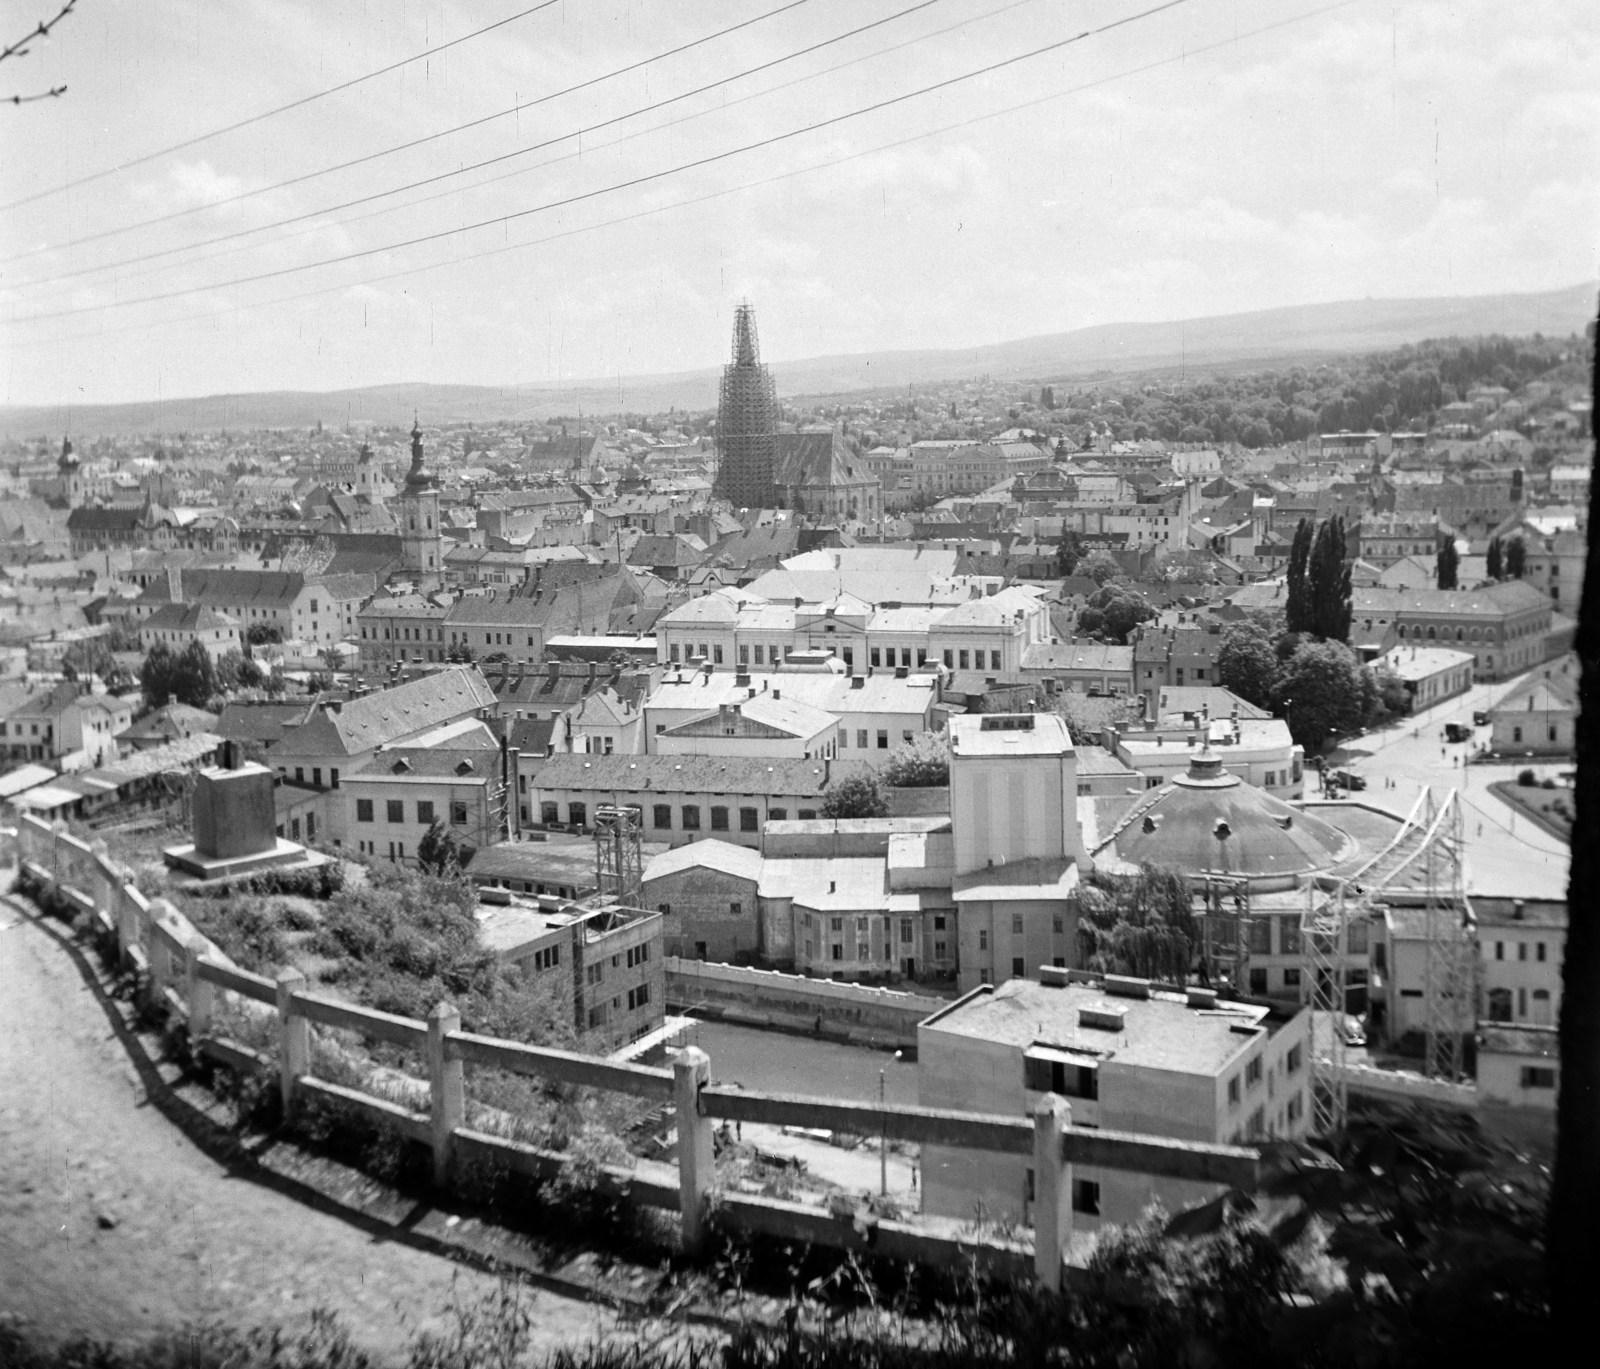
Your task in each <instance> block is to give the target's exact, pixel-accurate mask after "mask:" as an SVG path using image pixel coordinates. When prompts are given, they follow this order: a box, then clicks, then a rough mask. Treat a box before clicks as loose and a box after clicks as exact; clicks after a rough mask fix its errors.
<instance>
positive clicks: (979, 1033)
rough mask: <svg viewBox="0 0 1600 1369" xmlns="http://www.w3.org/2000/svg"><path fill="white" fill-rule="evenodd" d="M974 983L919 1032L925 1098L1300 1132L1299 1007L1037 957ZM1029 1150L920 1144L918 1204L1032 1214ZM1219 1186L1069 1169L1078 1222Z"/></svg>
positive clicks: (1005, 1110) (1138, 1127) (967, 1108)
mask: <svg viewBox="0 0 1600 1369" xmlns="http://www.w3.org/2000/svg"><path fill="white" fill-rule="evenodd" d="M1038 973H1039V975H1040V976H1041V980H1042V981H1043V982H1035V981H1033V980H1029V979H1024V978H1021V977H1017V978H1013V979H1011V980H1010V981H1009V982H1007V983H1005V984H1002V985H999V986H991V985H980V986H979V987H978V988H977V989H976V990H974V991H973V992H971V993H969V994H968V995H967V996H966V997H964V998H961V999H959V1000H957V1001H956V1002H955V1003H953V1004H951V1006H950V1007H948V1008H946V1009H944V1010H943V1011H941V1012H938V1013H935V1014H934V1015H933V1016H932V1017H930V1018H928V1019H927V1020H926V1021H924V1022H922V1023H921V1024H920V1025H919V1026H918V1028H917V1100H918V1102H919V1103H921V1104H922V1106H924V1107H933V1108H952V1109H956V1110H960V1111H964V1112H980V1113H992V1114H1000V1115H1011V1116H1018V1117H1031V1116H1032V1115H1033V1112H1034V1109H1035V1108H1036V1107H1037V1105H1038V1104H1039V1102H1040V1101H1041V1100H1043V1099H1044V1098H1046V1097H1047V1096H1048V1095H1051V1094H1054V1095H1056V1096H1057V1097H1060V1098H1064V1099H1065V1100H1066V1101H1067V1102H1068V1104H1070V1106H1071V1109H1072V1119H1071V1120H1072V1125H1073V1126H1075V1127H1076V1126H1088V1127H1095V1128H1103V1129H1107V1130H1116V1131H1128V1132H1143V1133H1146V1134H1148V1135H1154V1136H1168V1137H1173V1138H1176V1139H1180V1140H1185V1141H1198V1142H1204V1143H1209V1144H1224V1143H1229V1142H1232V1143H1236V1144H1237V1143H1243V1142H1246V1141H1253V1140H1264V1139H1266V1138H1268V1137H1280V1138H1297V1137H1301V1136H1304V1135H1305V1134H1306V1132H1307V1131H1308V1130H1309V1128H1310V1116H1311V1106H1310V1104H1311V1100H1310V1098H1309V1097H1308V1090H1309V1088H1310V1081H1309V1074H1310V1072H1309V1061H1310V1050H1311V1040H1310V1016H1311V1014H1310V1013H1309V1012H1308V1011H1307V1010H1305V1009H1302V1008H1299V1007H1298V1005H1294V1006H1288V1005H1282V1004H1269V1003H1266V1002H1257V1001H1254V1000H1240V999H1223V998H1219V997H1218V996H1217V995H1216V994H1215V993H1213V992H1210V991H1209V990H1204V989H1191V990H1189V991H1188V992H1187V993H1185V992H1184V991H1182V990H1168V989H1164V988H1162V987H1160V986H1158V985H1153V984H1151V983H1150V981H1148V980H1144V979H1124V978H1119V977H1117V976H1114V975H1113V976H1105V977H1103V978H1102V977H1097V976H1094V975H1090V974H1087V973H1084V972H1079V971H1070V972H1069V971H1067V970H1059V969H1055V970H1053V969H1051V968H1049V967H1046V968H1044V969H1042V970H1039V971H1038ZM1031 1163H1032V1161H1031V1157H1029V1156H1023V1155H998V1154H991V1153H987V1152H980V1151H974V1150H962V1149H958V1148H956V1147H952V1146H940V1145H933V1144H928V1145H925V1146H924V1147H923V1149H922V1188H923V1210H924V1211H926V1212H929V1213H934V1214H937V1215H939V1216H944V1217H958V1218H959V1217H968V1216H970V1215H971V1213H972V1212H973V1210H974V1209H975V1208H976V1207H977V1206H978V1205H979V1204H981V1205H982V1206H983V1208H984V1209H985V1210H986V1211H987V1212H989V1213H990V1214H991V1215H992V1216H996V1217H1000V1216H1003V1217H1008V1218H1011V1219H1013V1220H1018V1221H1022V1222H1027V1221H1029V1220H1030V1219H1031V1216H1032V1200H1033V1199H1032V1195H1033V1191H1034V1183H1033V1177H1034V1176H1033V1174H1032V1172H1031V1168H1030V1166H1031ZM1218 1191H1219V1189H1218V1188H1217V1186H1216V1185H1208V1184H1203V1183H1199V1182H1195V1181H1190V1180H1173V1179H1162V1178H1154V1177H1151V1176H1148V1175H1141V1174H1137V1173H1134V1172H1132V1171H1128V1170H1116V1169H1100V1168H1098V1167H1095V1166H1090V1165H1074V1166H1073V1167H1072V1220H1073V1224H1074V1226H1081V1227H1083V1228H1085V1229H1089V1230H1094V1229H1097V1228H1098V1227H1099V1226H1101V1225H1102V1224H1103V1223H1118V1224H1126V1223H1129V1222H1133V1221H1135V1220H1137V1219H1138V1217H1139V1216H1140V1214H1141V1213H1142V1212H1143V1211H1144V1209H1145V1208H1146V1207H1147V1206H1148V1205H1149V1204H1150V1203H1151V1202H1152V1201H1153V1200H1156V1199H1159V1200H1160V1201H1161V1202H1162V1203H1163V1204H1164V1205H1165V1206H1166V1208H1167V1209H1168V1210H1169V1211H1178V1210H1181V1209H1182V1208H1184V1207H1185V1206H1188V1205H1189V1204H1191V1203H1195V1202H1201V1201H1204V1200H1206V1199H1208V1198H1210V1197H1213V1196H1214V1195H1215V1194H1216V1193H1217V1192H1218Z"/></svg>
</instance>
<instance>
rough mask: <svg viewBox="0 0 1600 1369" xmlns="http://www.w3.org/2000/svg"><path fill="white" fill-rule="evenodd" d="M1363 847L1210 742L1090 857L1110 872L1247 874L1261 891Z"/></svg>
mask: <svg viewBox="0 0 1600 1369" xmlns="http://www.w3.org/2000/svg"><path fill="white" fill-rule="evenodd" d="M1358 849H1359V848H1358V845H1357V842H1356V840H1355V839H1354V838H1353V837H1352V836H1351V835H1350V834H1348V833H1346V832H1344V831H1341V830H1340V829H1339V828H1337V827H1335V826H1333V824H1332V823H1329V822H1326V821H1324V820H1323V819H1322V818H1320V817H1317V816H1316V815H1315V814H1313V813H1309V812H1306V811H1305V810H1303V809H1300V808H1296V807H1294V806H1293V805H1292V804H1288V803H1285V802H1284V801H1283V800H1282V799H1279V798H1276V797H1274V796H1273V795H1271V794H1269V793H1267V792H1266V791H1265V790H1263V789H1258V788H1256V787H1255V786H1254V785H1252V784H1247V783H1245V782H1244V781H1243V780H1242V779H1240V777H1239V776H1238V775H1234V774H1230V773H1229V772H1228V771H1227V770H1226V769H1225V768H1224V767H1223V764H1222V759H1221V757H1219V756H1217V755H1215V754H1214V753H1213V752H1212V751H1211V750H1210V748H1209V747H1206V748H1205V749H1203V750H1201V751H1199V752H1198V753H1196V754H1195V756H1194V757H1193V759H1192V760H1191V761H1190V762H1189V769H1188V771H1187V772H1186V773H1184V774H1181V775H1175V776H1174V777H1173V778H1172V779H1171V780H1169V781H1167V783H1165V784H1163V785H1161V786H1159V787H1158V788H1156V789H1152V790H1151V791H1150V792H1149V793H1148V794H1145V795H1141V796H1140V798H1139V799H1138V801H1137V802H1136V803H1134V805H1133V806H1132V808H1130V809H1129V810H1128V811H1127V813H1126V814H1125V815H1124V816H1123V817H1122V819H1121V820H1120V821H1119V822H1118V823H1117V825H1116V826H1115V828H1113V830H1112V832H1111V834H1110V836H1109V837H1107V838H1106V839H1105V840H1104V841H1103V842H1101V843H1100V844H1099V845H1098V846H1097V847H1096V848H1095V850H1094V852H1093V856H1094V862H1095V866H1096V868H1098V869H1100V870H1103V871H1106V872H1107V873H1112V874H1115V873H1120V872H1132V871H1133V870H1136V869H1138V868H1139V867H1140V866H1143V865H1158V866H1161V867H1163V868H1165V869H1169V870H1178V871H1181V872H1182V873H1183V874H1185V875H1188V876H1189V877H1190V878H1196V879H1198V878H1204V877H1205V876H1206V875H1224V874H1225V875H1227V876H1229V877H1230V878H1234V879H1238V878H1241V877H1242V878H1244V879H1246V880H1248V881H1249V886H1250V888H1251V889H1252V890H1255V891H1257V892H1263V893H1264V892H1268V891H1271V890H1274V889H1288V888H1293V887H1294V886H1295V885H1297V884H1299V883H1301V882H1302V881H1303V880H1305V879H1307V878H1309V877H1311V876H1313V875H1318V874H1323V873H1326V872H1328V871H1331V870H1333V869H1334V868H1335V867H1337V866H1339V865H1341V864H1343V863H1344V862H1345V861H1348V860H1349V859H1350V858H1351V857H1352V856H1354V855H1356V854H1357V853H1358Z"/></svg>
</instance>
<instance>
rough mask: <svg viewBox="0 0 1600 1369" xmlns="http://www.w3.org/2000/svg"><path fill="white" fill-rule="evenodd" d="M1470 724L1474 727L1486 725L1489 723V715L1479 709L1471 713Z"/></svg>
mask: <svg viewBox="0 0 1600 1369" xmlns="http://www.w3.org/2000/svg"><path fill="white" fill-rule="evenodd" d="M1472 725H1473V726H1474V727H1487V726H1488V725H1489V715H1488V714H1487V713H1485V712H1484V711H1483V710H1482V709H1479V710H1478V711H1477V712H1476V713H1474V714H1473V715H1472Z"/></svg>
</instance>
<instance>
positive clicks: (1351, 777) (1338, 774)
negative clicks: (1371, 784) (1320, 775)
mask: <svg viewBox="0 0 1600 1369" xmlns="http://www.w3.org/2000/svg"><path fill="white" fill-rule="evenodd" d="M1333 778H1334V781H1335V783H1337V784H1342V785H1343V786H1344V787H1345V788H1346V789H1348V790H1349V791H1350V792H1351V793H1352V794H1354V793H1358V792H1359V791H1361V790H1363V789H1365V788H1366V787H1367V782H1366V781H1365V780H1364V779H1362V778H1361V776H1360V775H1357V774H1354V773H1352V772H1351V771H1349V770H1335V771H1334V772H1333Z"/></svg>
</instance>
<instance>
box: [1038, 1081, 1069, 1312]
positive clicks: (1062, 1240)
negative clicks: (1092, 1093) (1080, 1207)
mask: <svg viewBox="0 0 1600 1369" xmlns="http://www.w3.org/2000/svg"><path fill="white" fill-rule="evenodd" d="M1071 1125H1072V1105H1071V1104H1070V1103H1068V1102H1067V1101H1066V1099H1064V1098H1062V1097H1060V1096H1059V1095H1058V1094H1053V1093H1052V1094H1047V1095H1046V1096H1045V1097H1043V1098H1041V1099H1040V1100H1039V1105H1038V1106H1037V1107H1036V1108H1035V1109H1034V1112H1033V1272H1034V1276H1035V1278H1037V1279H1038V1281H1039V1286H1040V1287H1041V1288H1046V1289H1049V1290H1050V1292H1052V1293H1059V1292H1060V1291H1061V1256H1062V1252H1063V1251H1065V1250H1066V1248H1067V1246H1068V1244H1069V1243H1070V1242H1071V1240H1072V1166H1071V1165H1069V1164H1067V1163H1065V1162H1064V1161H1063V1160H1062V1158H1061V1133H1062V1132H1063V1131H1065V1130H1066V1129H1067V1128H1068V1127H1069V1126H1071Z"/></svg>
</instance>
